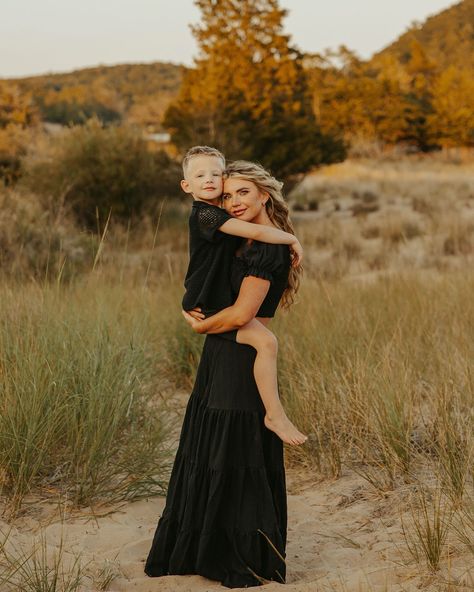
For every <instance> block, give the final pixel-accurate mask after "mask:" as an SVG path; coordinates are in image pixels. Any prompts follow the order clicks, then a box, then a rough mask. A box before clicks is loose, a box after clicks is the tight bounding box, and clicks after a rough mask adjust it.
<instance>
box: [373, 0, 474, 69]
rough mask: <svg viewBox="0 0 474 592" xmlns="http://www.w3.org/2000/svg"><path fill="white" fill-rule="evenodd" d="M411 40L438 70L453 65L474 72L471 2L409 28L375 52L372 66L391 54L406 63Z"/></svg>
mask: <svg viewBox="0 0 474 592" xmlns="http://www.w3.org/2000/svg"><path fill="white" fill-rule="evenodd" d="M413 40H416V41H418V42H419V43H420V44H421V45H422V46H423V49H424V51H425V52H426V55H427V57H428V58H430V59H431V60H433V62H435V64H436V65H437V67H439V68H440V69H441V70H444V69H445V68H447V67H448V66H454V67H455V68H457V69H459V70H466V71H470V72H472V71H474V0H463V1H462V2H459V3H458V4H455V5H454V6H451V7H450V8H447V9H446V10H443V11H442V12H440V13H438V14H436V15H434V16H431V17H429V18H428V19H427V20H426V21H425V22H424V23H422V24H420V25H417V26H414V27H412V28H411V29H410V30H408V31H407V32H406V33H404V34H403V35H401V36H400V37H399V38H398V39H397V40H396V41H394V42H393V43H391V44H390V45H389V46H387V47H386V48H384V49H383V50H382V51H380V52H378V53H376V54H375V55H374V57H373V58H372V61H373V62H375V63H376V62H377V61H378V58H380V57H383V56H390V55H391V56H395V57H396V58H397V59H398V60H399V61H400V62H401V63H406V62H407V61H408V60H409V58H410V48H411V45H412V43H413Z"/></svg>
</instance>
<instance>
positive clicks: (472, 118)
mask: <svg viewBox="0 0 474 592" xmlns="http://www.w3.org/2000/svg"><path fill="white" fill-rule="evenodd" d="M472 97H474V80H473V78H472V76H471V75H470V74H468V73H467V72H466V71H461V70H458V69H457V68H455V67H454V66H450V67H449V68H447V69H446V70H445V71H444V72H442V73H441V74H440V76H439V77H438V78H437V79H436V81H435V83H434V85H433V101H432V104H433V113H432V114H431V115H430V116H429V118H428V124H429V128H430V133H431V134H432V136H433V137H434V138H435V140H436V142H437V143H439V144H440V145H441V146H443V147H444V148H451V147H453V146H474V108H473V99H472Z"/></svg>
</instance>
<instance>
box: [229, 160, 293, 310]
mask: <svg viewBox="0 0 474 592" xmlns="http://www.w3.org/2000/svg"><path fill="white" fill-rule="evenodd" d="M230 177H232V178H236V179H244V180H245V181H251V182H252V183H254V184H255V185H256V186H257V188H258V190H259V191H260V192H261V193H266V194H267V195H268V196H269V198H268V200H267V202H266V204H265V208H266V210H267V214H268V217H269V218H270V220H271V221H272V222H273V224H274V225H275V226H276V227H277V228H280V229H281V230H284V231H285V232H290V233H291V234H295V231H294V228H293V224H292V223H291V220H290V215H289V210H288V204H287V203H286V201H285V200H284V198H283V194H282V188H283V183H282V182H281V181H278V179H275V177H273V176H272V175H271V174H270V173H269V172H268V171H267V170H265V169H264V168H263V167H262V166H261V165H260V164H257V163H255V162H249V161H247V160H235V161H234V162H231V163H229V164H228V165H227V167H226V169H225V171H224V179H228V178H230ZM302 271H303V268H302V267H301V265H298V267H293V266H291V267H290V273H289V276H288V286H287V288H286V290H285V291H284V292H283V296H282V298H281V301H280V304H281V307H282V308H288V307H290V306H291V305H292V304H293V303H294V301H295V295H296V292H297V291H298V289H299V287H300V277H301V273H302Z"/></svg>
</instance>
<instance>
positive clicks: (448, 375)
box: [276, 273, 474, 496]
mask: <svg viewBox="0 0 474 592" xmlns="http://www.w3.org/2000/svg"><path fill="white" fill-rule="evenodd" d="M473 289H474V275H473V274H472V273H468V274H461V273H451V274H445V275H443V276H432V275H425V276H422V277H419V276H416V275H413V274H412V275H410V274H407V275H401V276H394V277H392V278H385V279H379V280H377V281H375V282H371V283H365V284H360V283H356V282H340V283H337V284H329V285H327V284H321V283H317V282H315V281H307V282H306V284H305V286H304V288H303V290H302V292H301V295H300V299H299V303H298V304H297V305H295V307H294V310H293V311H292V312H290V313H289V314H288V315H285V316H280V318H279V320H278V322H277V327H276V330H277V333H278V335H279V336H280V344H281V345H280V362H279V363H280V370H281V390H282V396H283V397H284V399H285V404H286V406H287V407H288V409H289V412H290V413H291V415H292V417H293V419H294V420H295V421H296V422H297V425H298V426H300V427H301V429H303V431H306V432H308V433H310V434H312V439H311V441H310V443H309V445H308V446H304V447H301V448H298V449H296V450H293V449H292V450H291V451H290V452H291V458H292V459H293V460H296V461H300V462H304V463H308V464H315V465H316V467H317V468H318V469H319V470H321V471H323V472H325V473H327V474H332V475H337V474H339V473H340V471H341V467H342V464H343V463H350V464H351V465H352V466H354V467H355V468H359V470H362V471H364V472H365V474H366V475H367V477H368V478H369V479H370V475H373V474H374V471H373V470H372V469H373V468H375V469H376V474H377V475H378V477H377V479H378V486H380V488H383V487H393V485H394V484H395V482H396V480H397V479H400V478H402V479H403V478H404V475H408V474H409V473H410V472H411V470H412V467H413V463H414V462H415V461H416V460H417V459H418V458H419V457H420V455H424V457H426V458H429V459H436V460H441V461H442V466H444V467H445V473H446V478H447V479H448V480H449V481H450V483H451V486H450V487H451V488H452V489H453V492H454V493H456V492H458V493H457V494H456V495H458V496H459V495H461V494H462V491H463V488H464V485H465V483H466V479H468V478H471V479H472V475H469V471H470V467H471V466H472V462H470V460H472V446H473V435H472V434H473V429H472V428H473V425H474V416H473V409H474V406H473V402H474V388H473V387H474V383H473V374H472V360H474V301H473V299H472V292H473Z"/></svg>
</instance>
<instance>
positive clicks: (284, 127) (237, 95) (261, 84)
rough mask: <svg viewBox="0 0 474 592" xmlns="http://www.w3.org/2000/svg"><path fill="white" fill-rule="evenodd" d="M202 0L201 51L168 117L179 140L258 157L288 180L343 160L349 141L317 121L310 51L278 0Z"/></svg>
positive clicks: (228, 153) (179, 143) (237, 155)
mask: <svg viewBox="0 0 474 592" xmlns="http://www.w3.org/2000/svg"><path fill="white" fill-rule="evenodd" d="M196 4H197V6H198V7H199V8H200V10H201V13H202V24H200V25H198V26H195V27H193V33H194V35H195V37H196V39H197V42H198V46H199V50H200V53H199V56H198V58H197V59H196V64H195V68H193V69H190V70H188V71H187V72H186V73H185V75H184V80H183V84H182V87H181V91H180V94H179V96H178V99H177V100H176V101H175V102H174V103H173V104H172V105H171V106H170V107H169V108H168V110H167V112H166V114H165V119H164V125H165V126H166V127H168V129H170V131H171V133H172V139H173V141H174V142H175V144H176V145H177V146H178V147H179V148H181V149H185V148H187V147H189V146H190V145H192V144H198V143H207V144H212V145H216V146H218V147H220V148H221V149H222V150H223V151H224V152H225V154H226V156H227V157H228V158H231V159H233V158H247V159H250V160H257V161H259V162H261V163H262V164H263V165H264V166H267V167H269V168H270V169H271V170H272V171H273V172H274V173H275V174H277V175H278V176H281V177H283V178H287V179H288V178H290V177H291V176H293V175H296V174H298V173H303V172H305V171H307V170H308V169H309V168H310V167H312V166H314V165H316V164H318V163H321V162H330V161H333V160H337V159H341V158H343V156H344V149H343V145H342V143H341V142H339V141H337V140H335V139H333V138H332V137H329V136H323V134H322V133H321V131H320V129H319V127H318V125H317V123H316V119H315V116H314V112H313V109H312V96H311V92H310V88H309V85H308V79H307V74H306V71H305V69H304V67H303V55H302V54H301V53H300V52H299V51H298V50H297V49H295V48H294V47H292V46H291V45H290V42H289V37H288V36H287V35H286V34H285V33H284V32H283V24H282V21H283V18H284V16H285V14H286V11H285V10H282V9H280V8H279V6H278V2H277V1H276V0H253V1H251V0H197V1H196Z"/></svg>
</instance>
